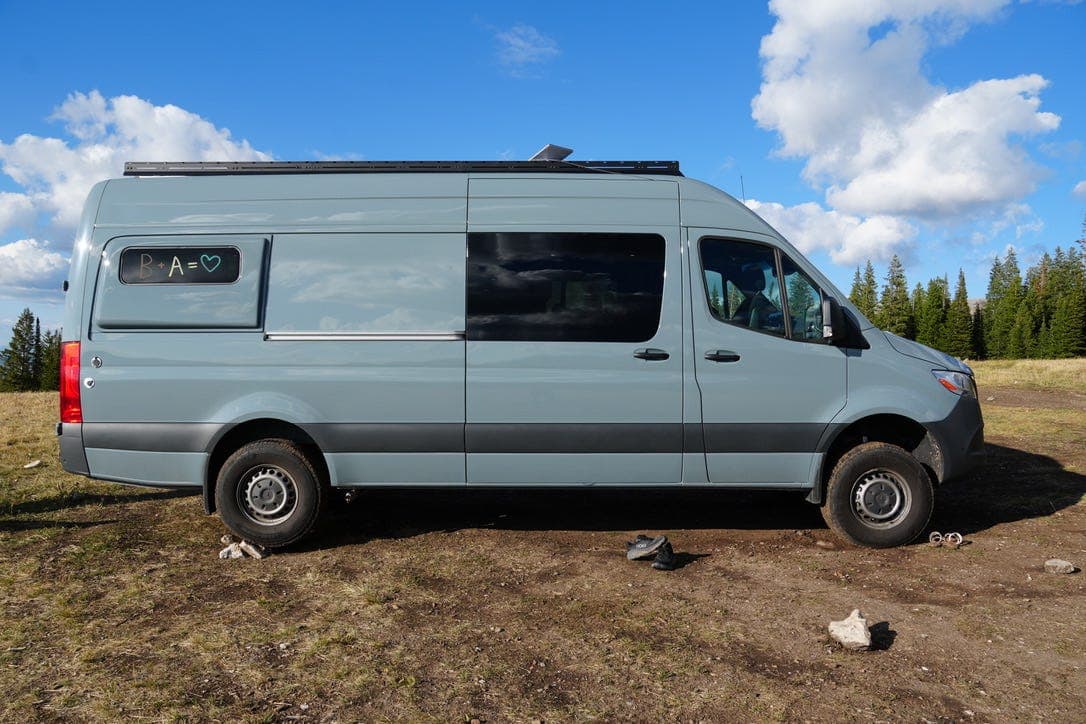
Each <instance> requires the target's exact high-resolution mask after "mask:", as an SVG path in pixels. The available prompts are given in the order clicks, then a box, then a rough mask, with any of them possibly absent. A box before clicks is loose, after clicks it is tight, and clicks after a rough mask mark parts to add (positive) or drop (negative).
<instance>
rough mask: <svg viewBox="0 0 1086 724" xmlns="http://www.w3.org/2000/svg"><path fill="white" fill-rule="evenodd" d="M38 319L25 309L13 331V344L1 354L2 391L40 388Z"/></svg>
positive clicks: (0, 375)
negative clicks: (38, 375)
mask: <svg viewBox="0 0 1086 724" xmlns="http://www.w3.org/2000/svg"><path fill="white" fill-rule="evenodd" d="M36 321H37V320H36V319H35V317H34V314H33V312H31V311H30V310H29V309H24V310H23V312H22V314H20V315H19V319H17V320H16V321H15V326H14V327H13V328H12V330H11V342H10V343H9V344H8V347H7V349H5V350H4V351H3V352H0V390H6V391H12V392H25V391H27V390H34V389H37V387H38V380H37V378H36V377H35V376H34V372H35V366H36V364H37V363H36V362H35V355H36V354H37V352H36V350H35V337H34V329H35V323H36Z"/></svg>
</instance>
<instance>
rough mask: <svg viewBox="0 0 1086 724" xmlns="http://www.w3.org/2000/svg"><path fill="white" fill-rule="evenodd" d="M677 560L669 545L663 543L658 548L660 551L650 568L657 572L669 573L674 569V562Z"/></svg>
mask: <svg viewBox="0 0 1086 724" xmlns="http://www.w3.org/2000/svg"><path fill="white" fill-rule="evenodd" d="M677 560H678V556H676V555H675V551H674V550H672V548H671V544H670V543H666V542H665V543H664V544H663V545H662V546H660V550H659V551H658V552H657V553H656V560H654V561H653V562H652V567H653V568H655V569H656V570H658V571H671V570H674V569H675V562H676V561H677Z"/></svg>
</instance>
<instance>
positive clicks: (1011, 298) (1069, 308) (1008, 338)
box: [849, 246, 1086, 359]
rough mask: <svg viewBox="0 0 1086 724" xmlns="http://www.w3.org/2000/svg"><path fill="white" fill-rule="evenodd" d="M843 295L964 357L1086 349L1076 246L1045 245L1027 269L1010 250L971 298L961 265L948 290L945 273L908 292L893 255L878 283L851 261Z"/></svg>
mask: <svg viewBox="0 0 1086 724" xmlns="http://www.w3.org/2000/svg"><path fill="white" fill-rule="evenodd" d="M849 299H850V300H851V301H852V303H853V304H855V305H856V306H857V307H858V308H859V309H860V311H861V312H863V313H864V315H865V316H867V318H868V319H870V320H871V321H872V322H874V323H875V324H876V325H877V326H878V327H880V328H882V329H885V330H887V331H890V332H893V333H894V334H897V335H900V336H902V337H906V338H908V339H914V340H916V341H917V342H920V343H921V344H926V345H928V346H930V347H935V348H936V349H941V350H942V351H944V352H946V353H948V354H951V355H954V356H955V357H960V358H962V359H1008V358H1009V359H1019V358H1025V357H1039V358H1048V359H1053V358H1062V357H1077V356H1079V355H1083V354H1086V257H1084V255H1083V254H1082V252H1079V251H1078V250H1077V249H1075V248H1074V247H1071V248H1069V249H1067V250H1064V249H1062V248H1061V247H1058V246H1057V247H1056V249H1055V252H1054V253H1052V254H1049V253H1047V252H1046V253H1045V254H1044V256H1042V257H1041V259H1040V260H1039V261H1038V262H1037V263H1036V264H1034V265H1032V266H1030V267H1029V268H1028V269H1027V270H1026V273H1025V275H1023V274H1022V272H1021V270H1020V268H1019V265H1018V257H1017V255H1016V254H1015V252H1014V249H1013V248H1012V249H1009V250H1008V251H1007V254H1006V256H1004V257H1003V258H1002V259H1001V258H1000V257H998V256H997V257H996V258H995V260H994V262H993V263H992V270H991V273H990V274H989V277H988V291H987V294H986V295H985V297H984V299H983V300H980V301H978V302H977V303H975V304H972V305H971V304H970V302H969V294H968V291H967V290H966V286H965V274H964V273H963V272H962V270H961V269H959V270H958V279H957V282H956V283H955V284H954V287H953V293H952V292H951V285H950V283H949V280H948V279H947V277H945V276H944V277H937V278H935V279H931V280H929V281H928V283H927V285H926V286H925V285H922V284H919V283H917V285H916V286H915V287H913V289H912V291H911V292H910V290H909V286H908V282H907V281H906V278H905V267H904V265H903V264H902V262H901V259H900V258H898V256H897V255H895V256H894V257H893V258H892V259H891V260H890V265H889V268H888V269H887V273H886V277H885V279H884V282H883V285H882V288H881V290H880V289H879V288H878V284H877V281H876V278H875V269H874V267H872V265H871V262H870V261H868V262H867V264H866V265H865V266H864V269H863V271H862V272H861V270H860V268H859V267H857V268H856V274H855V276H854V277H853V280H852V291H851V293H850V294H849Z"/></svg>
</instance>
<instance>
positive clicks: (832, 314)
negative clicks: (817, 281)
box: [822, 297, 848, 345]
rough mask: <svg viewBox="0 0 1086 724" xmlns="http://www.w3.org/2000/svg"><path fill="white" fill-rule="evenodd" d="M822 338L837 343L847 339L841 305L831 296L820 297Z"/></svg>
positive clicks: (846, 329) (846, 324) (845, 323)
mask: <svg viewBox="0 0 1086 724" xmlns="http://www.w3.org/2000/svg"><path fill="white" fill-rule="evenodd" d="M822 338H823V339H824V340H826V341H827V342H828V343H830V344H835V345H839V344H841V343H842V342H844V341H845V340H846V339H848V323H847V322H846V321H845V313H844V312H843V311H842V310H841V305H840V304H838V303H837V300H836V299H834V298H833V297H823V298H822Z"/></svg>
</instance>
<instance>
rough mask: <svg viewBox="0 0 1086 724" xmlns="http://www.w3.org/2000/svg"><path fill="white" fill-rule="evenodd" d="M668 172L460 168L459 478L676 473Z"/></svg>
mask: <svg viewBox="0 0 1086 724" xmlns="http://www.w3.org/2000/svg"><path fill="white" fill-rule="evenodd" d="M679 264H680V239H679V226H678V200H677V192H676V186H675V184H674V182H663V181H662V182H656V181H648V180H643V179H625V178H623V179H606V180H602V179H601V180H586V179H568V178H565V179H561V180H558V179H537V178H529V179H525V178H523V177H521V178H518V179H493V178H486V179H473V180H472V181H471V191H470V195H469V233H468V260H467V267H468V273H467V320H466V323H467V405H466V417H467V428H466V447H467V479H468V483H469V484H478V485H494V484H507V483H512V484H524V485H568V484H670V483H678V482H679V480H680V479H681V476H682V348H681V332H682V323H681V307H682V298H681V275H680V274H679V270H680V266H679Z"/></svg>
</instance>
